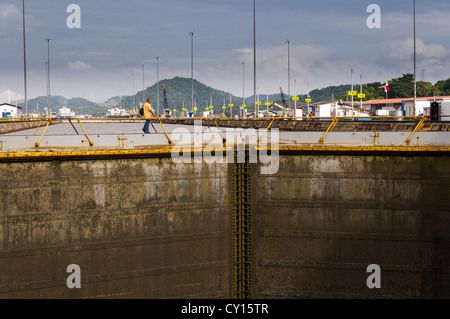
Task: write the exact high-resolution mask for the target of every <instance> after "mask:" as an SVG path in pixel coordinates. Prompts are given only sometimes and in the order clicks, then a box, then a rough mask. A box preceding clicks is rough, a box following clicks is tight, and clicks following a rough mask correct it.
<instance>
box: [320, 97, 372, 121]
mask: <svg viewBox="0 0 450 319" xmlns="http://www.w3.org/2000/svg"><path fill="white" fill-rule="evenodd" d="M346 103H347V102H346ZM352 109H353V113H352ZM313 113H314V116H315V117H322V118H332V117H352V116H353V117H360V116H367V115H366V112H365V109H363V110H361V109H360V108H359V105H358V103H355V104H354V106H353V108H352V107H351V106H349V105H347V104H343V103H342V102H340V101H327V102H320V103H314V104H313Z"/></svg>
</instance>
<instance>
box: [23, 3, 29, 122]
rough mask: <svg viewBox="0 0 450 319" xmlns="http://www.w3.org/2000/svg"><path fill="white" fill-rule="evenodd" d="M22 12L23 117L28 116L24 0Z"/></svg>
mask: <svg viewBox="0 0 450 319" xmlns="http://www.w3.org/2000/svg"><path fill="white" fill-rule="evenodd" d="M22 12H23V85H24V90H25V116H28V97H27V51H26V43H25V0H22Z"/></svg>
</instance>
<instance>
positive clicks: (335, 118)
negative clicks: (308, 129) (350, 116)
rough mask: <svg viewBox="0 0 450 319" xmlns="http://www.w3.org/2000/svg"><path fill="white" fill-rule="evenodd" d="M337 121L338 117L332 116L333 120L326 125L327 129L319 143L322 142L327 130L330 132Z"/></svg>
mask: <svg viewBox="0 0 450 319" xmlns="http://www.w3.org/2000/svg"><path fill="white" fill-rule="evenodd" d="M338 121H339V118H338V117H334V118H333V121H332V122H331V124H330V126H328V129H327V131H326V132H325V134H324V135H323V136H322V137H321V138H320V143H323V140H324V139H325V136H327V134H328V133H329V132H331V131H332V130H333V129H334V127H335V126H336V124H337V122H338Z"/></svg>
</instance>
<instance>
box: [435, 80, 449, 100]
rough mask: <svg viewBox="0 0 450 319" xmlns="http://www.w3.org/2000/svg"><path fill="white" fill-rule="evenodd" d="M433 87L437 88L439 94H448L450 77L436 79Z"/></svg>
mask: <svg viewBox="0 0 450 319" xmlns="http://www.w3.org/2000/svg"><path fill="white" fill-rule="evenodd" d="M434 87H435V88H436V89H437V90H438V94H439V95H443V96H447V95H450V78H449V79H447V80H441V81H437V82H436V84H435V85H434Z"/></svg>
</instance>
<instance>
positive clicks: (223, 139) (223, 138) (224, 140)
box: [214, 119, 227, 143]
mask: <svg viewBox="0 0 450 319" xmlns="http://www.w3.org/2000/svg"><path fill="white" fill-rule="evenodd" d="M214 124H216V127H217V129H218V130H219V133H220V135H221V136H222V141H223V143H226V141H227V139H226V138H225V137H224V136H223V134H222V131H221V130H220V128H219V125H218V124H217V122H216V119H214Z"/></svg>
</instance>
